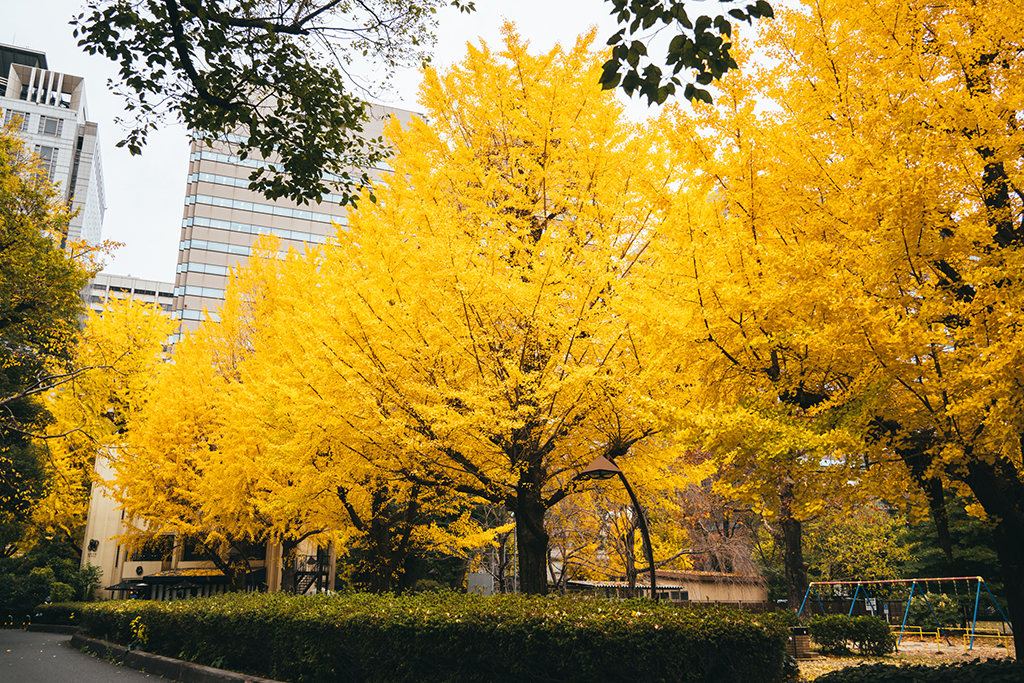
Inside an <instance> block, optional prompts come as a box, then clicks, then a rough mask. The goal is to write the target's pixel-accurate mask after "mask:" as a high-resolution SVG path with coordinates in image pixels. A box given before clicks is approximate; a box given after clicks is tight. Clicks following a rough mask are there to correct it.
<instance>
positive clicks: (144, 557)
mask: <svg viewBox="0 0 1024 683" xmlns="http://www.w3.org/2000/svg"><path fill="white" fill-rule="evenodd" d="M173 549H174V537H173V536H160V537H159V538H155V539H153V540H152V541H149V542H148V543H146V545H144V546H142V547H141V548H137V549H136V550H135V552H134V553H132V559H131V561H132V562H160V561H163V560H169V559H171V553H172V552H173Z"/></svg>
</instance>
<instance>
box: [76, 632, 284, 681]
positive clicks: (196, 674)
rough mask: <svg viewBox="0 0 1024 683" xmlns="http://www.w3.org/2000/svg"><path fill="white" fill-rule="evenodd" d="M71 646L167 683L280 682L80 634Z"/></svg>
mask: <svg viewBox="0 0 1024 683" xmlns="http://www.w3.org/2000/svg"><path fill="white" fill-rule="evenodd" d="M71 647H73V648H76V649H78V650H82V649H87V650H88V651H89V652H90V653H92V654H95V655H96V656H97V657H100V658H102V659H107V660H110V661H112V662H116V663H118V664H124V665H125V666H128V667H131V668H132V669H138V670H139V671H144V672H145V673H148V674H156V675H157V676H161V677H163V678H166V679H167V680H170V681H179V682H180V683H280V681H274V680H271V679H269V678H259V677H258V676H247V675H246V674H240V673H235V672H234V671H224V670H222V669H214V668H213V667H212V666H203V665H202V664H193V663H192V662H183V661H181V660H179V659H171V658H170V657H161V656H160V655H154V654H150V653H149V652H144V651H142V650H132V651H130V652H129V651H128V649H127V648H125V647H122V646H121V645H113V644H111V643H107V642H104V641H102V640H96V639H95V638H87V637H85V636H83V635H81V634H79V633H76V634H74V635H73V636H71Z"/></svg>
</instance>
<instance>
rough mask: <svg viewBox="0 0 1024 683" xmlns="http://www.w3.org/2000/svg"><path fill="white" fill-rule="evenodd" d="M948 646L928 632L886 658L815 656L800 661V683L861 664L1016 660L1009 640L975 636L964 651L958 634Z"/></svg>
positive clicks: (952, 637) (929, 663)
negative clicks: (1008, 658)
mask: <svg viewBox="0 0 1024 683" xmlns="http://www.w3.org/2000/svg"><path fill="white" fill-rule="evenodd" d="M979 626H980V622H979ZM949 643H950V644H948V645H947V642H946V639H945V638H942V637H939V639H938V642H937V643H936V638H935V634H934V633H931V634H929V633H927V632H926V633H925V634H923V637H922V636H919V635H916V634H915V635H914V636H913V637H911V638H910V639H908V638H906V637H904V640H903V642H902V643H900V646H899V652H896V653H893V654H891V655H886V656H884V657H861V656H859V655H848V656H845V657H835V656H831V655H822V654H819V653H815V655H814V658H813V659H802V660H800V662H799V665H800V680H801V681H813V680H814V679H816V678H818V677H819V676H823V675H824V674H827V673H829V672H830V671H836V670H838V669H845V668H846V667H849V666H857V665H859V664H874V663H878V662H882V663H885V664H897V665H902V666H909V665H911V664H924V665H926V666H939V665H941V664H954V663H956V662H969V661H971V660H973V659H982V660H986V659H1004V658H1006V657H1011V658H1012V657H1015V652H1014V649H1013V640H1012V639H1009V638H1006V637H997V636H976V637H975V641H974V648H973V649H965V647H964V642H963V640H962V639H961V637H960V636H959V634H958V635H956V636H954V635H950V636H949ZM968 644H969V643H968Z"/></svg>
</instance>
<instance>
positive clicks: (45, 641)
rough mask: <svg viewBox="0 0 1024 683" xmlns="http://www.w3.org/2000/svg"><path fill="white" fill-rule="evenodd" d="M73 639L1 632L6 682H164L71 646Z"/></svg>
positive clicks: (0, 674)
mask: <svg viewBox="0 0 1024 683" xmlns="http://www.w3.org/2000/svg"><path fill="white" fill-rule="evenodd" d="M70 643H71V636H69V635H64V634H58V633H38V632H34V631H18V630H7V629H0V681H3V683H111V682H116V683H138V682H140V681H149V683H155V681H160V680H163V679H161V678H160V677H159V676H156V675H150V674H144V673H142V672H140V671H136V670H135V669H129V668H127V667H123V666H118V665H117V664H111V663H110V662H106V661H103V660H102V659H98V658H96V657H93V656H91V655H87V654H83V653H81V652H79V651H78V650H76V649H75V648H73V647H71V645H70Z"/></svg>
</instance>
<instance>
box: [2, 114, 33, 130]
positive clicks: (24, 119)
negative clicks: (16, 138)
mask: <svg viewBox="0 0 1024 683" xmlns="http://www.w3.org/2000/svg"><path fill="white" fill-rule="evenodd" d="M11 121H17V123H16V124H15V125H16V128H15V130H17V131H18V132H19V133H27V132H28V112H24V111H13V110H11V109H8V110H7V114H6V115H5V116H4V125H5V126H7V125H10V123H11Z"/></svg>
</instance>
